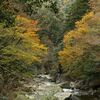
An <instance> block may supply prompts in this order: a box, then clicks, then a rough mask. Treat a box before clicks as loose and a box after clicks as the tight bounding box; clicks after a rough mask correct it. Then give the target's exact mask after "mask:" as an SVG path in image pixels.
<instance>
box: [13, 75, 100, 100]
mask: <svg viewBox="0 0 100 100" xmlns="http://www.w3.org/2000/svg"><path fill="white" fill-rule="evenodd" d="M71 83H72V85H73V86H76V83H74V82H71ZM66 85H67V87H64V86H66ZM77 86H78V85H77ZM92 91H93V90H91V91H90V90H79V89H76V87H73V89H72V87H71V86H70V84H69V82H63V83H55V82H52V77H50V76H49V75H38V76H37V77H36V78H34V79H33V80H32V81H31V82H28V83H27V82H26V83H24V84H23V89H22V90H21V91H17V93H16V94H17V96H16V98H15V99H14V100H100V98H99V95H98V97H97V96H96V95H93V94H92ZM96 92H97V91H96ZM98 93H100V91H98ZM96 94H97V93H96Z"/></svg>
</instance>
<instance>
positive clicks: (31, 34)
mask: <svg viewBox="0 0 100 100" xmlns="http://www.w3.org/2000/svg"><path fill="white" fill-rule="evenodd" d="M36 23H37V22H36V21H33V20H30V19H28V18H24V17H21V16H17V17H16V21H15V27H9V28H3V25H2V24H0V77H1V79H2V80H1V82H2V86H1V87H0V88H1V89H0V90H1V91H0V92H3V93H7V90H10V89H11V90H13V88H16V87H17V84H18V83H19V80H20V79H22V78H23V77H25V76H29V74H31V72H30V70H29V68H30V67H32V66H34V65H35V64H36V63H41V59H42V58H43V57H44V56H45V55H46V53H47V48H46V47H45V46H44V45H43V44H41V43H40V40H39V38H38V36H37V35H36V34H35V31H36V28H35V25H36ZM34 70H35V69H33V70H32V71H33V72H32V74H36V73H34Z"/></svg>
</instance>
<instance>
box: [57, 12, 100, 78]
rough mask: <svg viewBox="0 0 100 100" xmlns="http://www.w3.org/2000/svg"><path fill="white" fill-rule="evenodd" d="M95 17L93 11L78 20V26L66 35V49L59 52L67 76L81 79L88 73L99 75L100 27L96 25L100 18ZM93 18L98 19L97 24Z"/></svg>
mask: <svg viewBox="0 0 100 100" xmlns="http://www.w3.org/2000/svg"><path fill="white" fill-rule="evenodd" d="M95 17H96V15H94V16H93V12H90V13H88V14H86V15H85V16H84V17H83V18H82V19H81V20H80V21H77V22H76V28H75V29H74V30H72V31H70V32H69V33H68V34H65V36H64V40H63V42H64V49H63V50H62V51H60V52H59V61H60V63H61V65H62V66H63V67H62V69H63V73H64V75H65V76H67V77H70V78H72V79H73V78H75V77H76V78H78V79H79V78H83V77H84V76H87V75H89V76H88V77H87V78H91V77H93V76H95V75H99V74H98V72H97V73H96V69H98V68H99V63H98V62H99V61H100V59H99V58H98V57H99V53H100V52H99V50H100V44H99V39H98V38H97V37H98V35H97V34H99V33H98V31H100V29H99V28H98V27H96V26H98V25H99V21H100V20H99V19H98V17H97V18H96V19H95ZM93 20H95V21H96V23H95V24H94V22H92V21H93ZM93 27H94V28H93ZM93 39H94V40H95V41H93ZM90 74H91V77H90Z"/></svg>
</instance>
